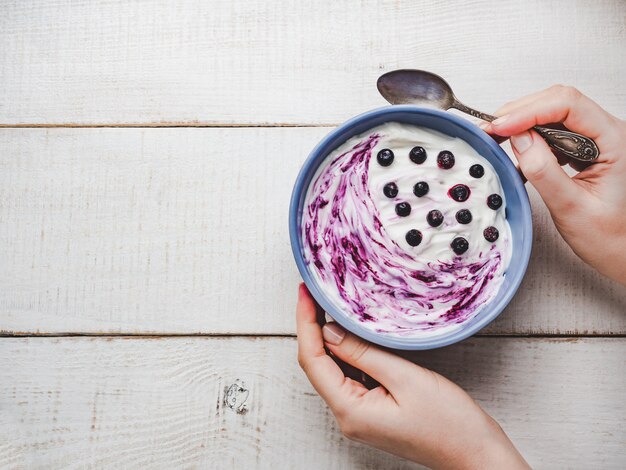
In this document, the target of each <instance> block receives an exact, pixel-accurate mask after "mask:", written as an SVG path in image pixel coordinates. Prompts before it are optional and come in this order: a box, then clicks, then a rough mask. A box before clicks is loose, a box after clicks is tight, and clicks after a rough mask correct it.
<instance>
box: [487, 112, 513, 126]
mask: <svg viewBox="0 0 626 470" xmlns="http://www.w3.org/2000/svg"><path fill="white" fill-rule="evenodd" d="M508 118H509V115H508V114H505V115H504V116H500V117H499V118H498V119H495V120H493V121H492V122H491V124H493V125H494V126H499V125H500V124H504V123H505V122H506V120H507V119H508Z"/></svg>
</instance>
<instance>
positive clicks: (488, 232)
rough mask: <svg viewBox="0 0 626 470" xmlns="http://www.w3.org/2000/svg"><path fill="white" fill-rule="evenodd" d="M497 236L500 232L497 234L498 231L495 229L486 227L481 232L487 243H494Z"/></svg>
mask: <svg viewBox="0 0 626 470" xmlns="http://www.w3.org/2000/svg"><path fill="white" fill-rule="evenodd" d="M499 236H500V232H498V229H497V228H495V227H487V228H486V229H485V230H483V237H485V240H487V241H488V242H492V243H493V242H495V241H496V240H497V239H498V237H499Z"/></svg>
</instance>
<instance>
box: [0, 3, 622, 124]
mask: <svg viewBox="0 0 626 470" xmlns="http://www.w3.org/2000/svg"><path fill="white" fill-rule="evenodd" d="M625 14H626V3H625V2H623V0H598V1H594V2H571V1H569V0H558V1H552V2H545V1H542V0H529V1H525V2H518V1H501V0H490V1H486V2H476V1H473V0H464V1H460V2H459V1H452V0H447V1H437V2H431V1H428V0H419V1H412V2H399V1H395V0H371V1H362V2H337V1H334V0H321V1H317V2H300V1H297V0H279V1H272V2H267V1H265V0H235V1H233V0H212V1H210V2H206V1H203V0H185V1H178V2H169V1H167V0H158V1H140V2H126V1H124V0H112V1H107V2H67V1H65V0H53V1H47V0H32V1H28V2H24V1H22V0H13V1H4V2H3V4H2V14H1V15H0V44H2V51H1V52H0V83H2V87H0V123H2V124H5V125H13V124H51V123H53V124H54V123H56V124H74V125H77V124H78V125H80V124H98V123H105V124H139V125H141V124H142V123H160V124H162V125H163V124H164V125H180V124H181V123H182V124H184V125H198V124H200V125H206V124H209V125H211V124H225V123H227V124H230V123H235V124H242V123H251V124H267V123H279V124H281V123H282V124H293V123H309V124H314V123H326V124H331V123H337V122H341V121H344V120H345V119H347V118H348V117H350V116H352V115H354V114H357V113H360V112H362V111H365V110H366V109H369V108H373V107H378V106H382V105H383V104H385V102H384V101H383V99H382V98H380V97H379V96H378V93H377V91H376V89H375V82H376V78H377V77H378V76H379V75H381V74H382V73H383V72H385V71H389V70H392V69H396V68H422V69H426V70H432V71H434V72H438V73H440V74H441V75H443V76H445V77H446V78H448V80H449V81H450V83H451V85H452V86H453V88H454V89H455V90H456V91H457V94H458V96H459V97H460V98H461V99H462V100H464V101H466V102H467V103H468V104H470V105H473V106H475V107H476V108H478V109H482V110H484V111H487V112H489V111H493V110H495V109H496V108H498V107H499V106H500V105H502V104H503V103H504V102H506V101H508V100H510V99H513V98H516V97H519V96H521V95H523V94H526V93H529V92H532V91H535V90H538V89H541V88H545V87H547V86H549V85H551V84H553V83H560V82H566V83H569V84H572V85H576V86H578V87H579V88H581V89H582V90H583V91H584V92H586V93H588V94H589V95H590V96H592V97H594V98H595V99H597V100H599V102H600V103H602V104H603V105H604V106H606V107H608V109H609V110H610V111H612V112H615V113H623V110H624V109H625V108H626V91H625V90H624V88H623V87H622V86H621V85H622V83H623V79H624V76H626V61H624V60H623V59H624V57H623V55H624V53H623V51H624V44H625V43H626V28H624V15H625Z"/></svg>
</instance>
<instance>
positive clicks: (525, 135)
mask: <svg viewBox="0 0 626 470" xmlns="http://www.w3.org/2000/svg"><path fill="white" fill-rule="evenodd" d="M532 144H533V136H532V135H530V133H529V132H522V133H521V134H517V135H513V136H511V145H512V146H513V148H514V149H515V150H516V151H517V153H524V152H525V151H526V150H528V149H529V148H530V146H531V145H532Z"/></svg>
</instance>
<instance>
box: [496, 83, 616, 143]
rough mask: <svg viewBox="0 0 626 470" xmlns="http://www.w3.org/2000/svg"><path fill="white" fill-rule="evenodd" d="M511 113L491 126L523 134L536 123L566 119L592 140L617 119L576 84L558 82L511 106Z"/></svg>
mask: <svg viewBox="0 0 626 470" xmlns="http://www.w3.org/2000/svg"><path fill="white" fill-rule="evenodd" d="M510 108H511V110H510V111H509V112H507V114H505V115H503V116H501V117H499V118H498V119H496V120H495V121H493V122H492V123H491V129H490V130H492V131H493V132H495V133H496V134H498V135H502V136H511V135H515V134H519V133H520V132H523V131H525V130H528V129H530V128H531V127H533V126H536V125H541V124H549V123H556V122H562V123H563V124H565V126H566V127H567V128H568V129H570V130H572V131H574V132H579V133H582V134H584V135H586V136H588V137H591V138H592V139H597V138H598V137H599V136H600V135H602V134H603V133H605V132H606V131H607V129H609V128H612V127H613V126H615V125H616V121H615V119H614V118H613V116H611V115H610V114H608V113H607V112H606V111H604V110H603V109H602V108H601V107H600V106H599V105H598V104H597V103H595V102H594V101H592V100H591V99H590V98H588V97H586V96H585V95H583V94H582V93H580V92H579V91H578V90H576V89H575V88H572V87H565V86H561V85H557V86H554V87H551V88H549V89H548V90H546V91H545V92H544V93H540V94H539V95H537V96H536V97H535V99H534V100H530V101H529V102H524V103H523V105H521V106H515V105H513V104H512V105H511V106H510Z"/></svg>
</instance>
